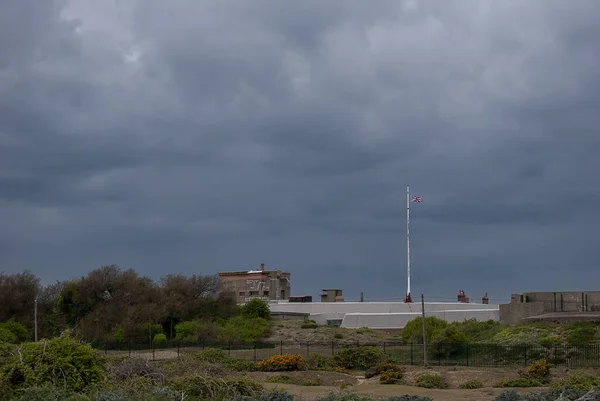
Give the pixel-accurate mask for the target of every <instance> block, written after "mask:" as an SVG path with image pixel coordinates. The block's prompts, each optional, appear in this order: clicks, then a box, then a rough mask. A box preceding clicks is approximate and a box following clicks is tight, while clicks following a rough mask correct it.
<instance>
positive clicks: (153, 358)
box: [152, 341, 156, 361]
mask: <svg viewBox="0 0 600 401" xmlns="http://www.w3.org/2000/svg"><path fill="white" fill-rule="evenodd" d="M152 360H153V361H154V360H156V356H155V353H154V341H152Z"/></svg>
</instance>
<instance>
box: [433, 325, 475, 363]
mask: <svg viewBox="0 0 600 401" xmlns="http://www.w3.org/2000/svg"><path fill="white" fill-rule="evenodd" d="M468 341H469V339H468V338H467V336H466V335H465V333H463V332H461V331H460V330H459V329H458V328H457V326H456V325H450V326H448V327H446V328H444V329H443V330H440V331H438V333H437V334H435V335H434V336H433V339H432V345H433V346H432V347H430V348H429V353H431V356H432V357H434V358H439V357H445V358H448V357H450V356H454V355H458V354H460V353H461V352H462V351H463V350H464V349H465V348H464V345H465V344H466V343H467V342H468Z"/></svg>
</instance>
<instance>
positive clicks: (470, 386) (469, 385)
mask: <svg viewBox="0 0 600 401" xmlns="http://www.w3.org/2000/svg"><path fill="white" fill-rule="evenodd" d="M459 387H460V388H462V389H463V390H474V389H477V388H482V387H483V383H482V382H480V381H479V380H469V381H466V382H464V383H462V384H461V385H460V386H459Z"/></svg>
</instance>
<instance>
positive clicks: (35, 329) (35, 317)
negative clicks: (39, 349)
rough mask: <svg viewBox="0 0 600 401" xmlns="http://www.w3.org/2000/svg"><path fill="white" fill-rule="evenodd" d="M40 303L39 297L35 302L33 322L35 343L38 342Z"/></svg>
mask: <svg viewBox="0 0 600 401" xmlns="http://www.w3.org/2000/svg"><path fill="white" fill-rule="evenodd" d="M37 310H38V302H37V297H36V298H35V299H34V300H33V320H34V336H35V337H34V338H35V342H36V343H37V340H38V317H37V315H38V313H37Z"/></svg>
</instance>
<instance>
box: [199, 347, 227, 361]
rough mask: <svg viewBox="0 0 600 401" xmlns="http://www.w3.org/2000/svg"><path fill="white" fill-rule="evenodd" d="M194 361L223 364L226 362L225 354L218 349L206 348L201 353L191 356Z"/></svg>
mask: <svg viewBox="0 0 600 401" xmlns="http://www.w3.org/2000/svg"><path fill="white" fill-rule="evenodd" d="M193 356H194V359H197V360H199V361H204V362H210V363H215V362H225V361H227V359H228V357H227V353H226V352H225V351H224V350H222V349H220V348H206V349H205V350H203V351H200V352H198V353H195V354H193Z"/></svg>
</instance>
